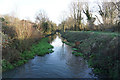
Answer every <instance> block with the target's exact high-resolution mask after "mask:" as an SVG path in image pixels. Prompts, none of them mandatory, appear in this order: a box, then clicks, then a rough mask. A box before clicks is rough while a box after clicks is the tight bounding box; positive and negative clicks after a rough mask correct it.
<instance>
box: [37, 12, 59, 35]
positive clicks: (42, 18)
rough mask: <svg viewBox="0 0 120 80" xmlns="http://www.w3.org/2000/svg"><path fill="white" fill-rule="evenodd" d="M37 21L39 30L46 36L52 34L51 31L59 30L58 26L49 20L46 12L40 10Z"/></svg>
mask: <svg viewBox="0 0 120 80" xmlns="http://www.w3.org/2000/svg"><path fill="white" fill-rule="evenodd" d="M35 19H36V23H37V26H36V27H37V29H38V30H40V31H42V32H43V33H44V34H50V33H51V31H53V30H56V28H57V26H56V24H55V23H53V22H52V21H50V20H49V18H48V16H47V14H46V12H45V11H44V10H40V11H39V12H38V13H37V15H36V18H35Z"/></svg>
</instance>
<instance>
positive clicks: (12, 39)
mask: <svg viewBox="0 0 120 80" xmlns="http://www.w3.org/2000/svg"><path fill="white" fill-rule="evenodd" d="M38 14H39V15H38ZM38 14H37V15H36V21H37V22H32V21H30V20H20V19H19V18H17V17H15V16H11V15H3V16H1V17H0V21H1V22H2V31H0V34H1V35H2V43H0V44H1V45H2V60H3V71H5V70H7V69H11V68H13V67H12V66H11V65H10V64H13V63H14V62H17V63H18V65H20V64H22V63H24V61H25V62H26V60H24V59H22V60H21V58H22V57H23V56H24V58H26V59H29V58H33V57H34V56H33V55H35V54H37V55H39V56H42V55H44V54H45V53H49V52H51V50H49V48H51V46H50V45H49V43H48V42H49V41H48V40H43V39H42V38H44V37H45V36H46V35H49V34H52V32H53V33H54V31H55V30H56V28H57V27H56V24H55V23H53V22H52V21H50V20H49V19H46V18H45V16H47V15H44V14H45V13H44V14H43V13H42V12H38ZM40 14H42V15H40ZM43 15H44V17H43ZM38 17H39V18H38ZM33 44H36V45H34V46H33ZM43 44H44V45H43ZM31 46H33V47H34V49H32V51H34V52H30V50H31ZM21 55H22V57H21ZM6 63H7V64H6ZM16 65H17V64H16ZM14 67H15V66H14Z"/></svg>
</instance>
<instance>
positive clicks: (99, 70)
mask: <svg viewBox="0 0 120 80" xmlns="http://www.w3.org/2000/svg"><path fill="white" fill-rule="evenodd" d="M71 35H72V37H70V36H71ZM78 36H79V37H78ZM62 37H63V38H65V39H66V41H67V43H69V44H71V45H72V46H73V47H74V48H73V50H74V52H72V53H73V54H75V55H76V56H82V57H84V58H85V59H87V60H88V64H89V66H90V67H93V68H94V70H93V71H94V72H95V73H96V74H97V75H101V74H102V75H101V77H102V78H103V77H107V78H118V77H119V71H120V67H119V66H120V65H119V62H120V54H119V49H120V34H118V33H110V32H108V33H107V32H95V31H87V32H86V31H77V32H76V31H69V32H63V33H62ZM76 41H78V42H80V44H78V45H77V46H76V44H75V42H76Z"/></svg>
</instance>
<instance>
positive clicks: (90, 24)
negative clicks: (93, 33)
mask: <svg viewBox="0 0 120 80" xmlns="http://www.w3.org/2000/svg"><path fill="white" fill-rule="evenodd" d="M83 13H84V14H85V15H86V17H87V23H88V28H89V30H93V29H94V22H95V20H96V18H94V17H92V14H91V13H90V11H89V6H88V4H86V5H85V10H83Z"/></svg>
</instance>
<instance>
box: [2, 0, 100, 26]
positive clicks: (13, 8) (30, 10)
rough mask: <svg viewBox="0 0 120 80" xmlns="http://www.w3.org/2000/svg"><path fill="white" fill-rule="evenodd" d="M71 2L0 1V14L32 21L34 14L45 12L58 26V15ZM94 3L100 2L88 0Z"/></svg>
mask: <svg viewBox="0 0 120 80" xmlns="http://www.w3.org/2000/svg"><path fill="white" fill-rule="evenodd" d="M71 1H75V0H0V14H2V15H4V14H12V15H15V16H17V17H18V18H20V19H30V20H32V21H34V20H35V14H36V12H38V11H39V10H45V11H46V13H47V15H48V17H49V18H50V20H52V21H53V22H55V23H57V24H59V23H60V15H62V13H63V12H64V11H67V10H68V9H69V8H68V7H69V5H70V3H71ZM79 1H80V0H79ZM81 1H83V0H81ZM96 1H100V0H89V2H96ZM91 6H93V4H92V5H91ZM94 8H95V7H94Z"/></svg>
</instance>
